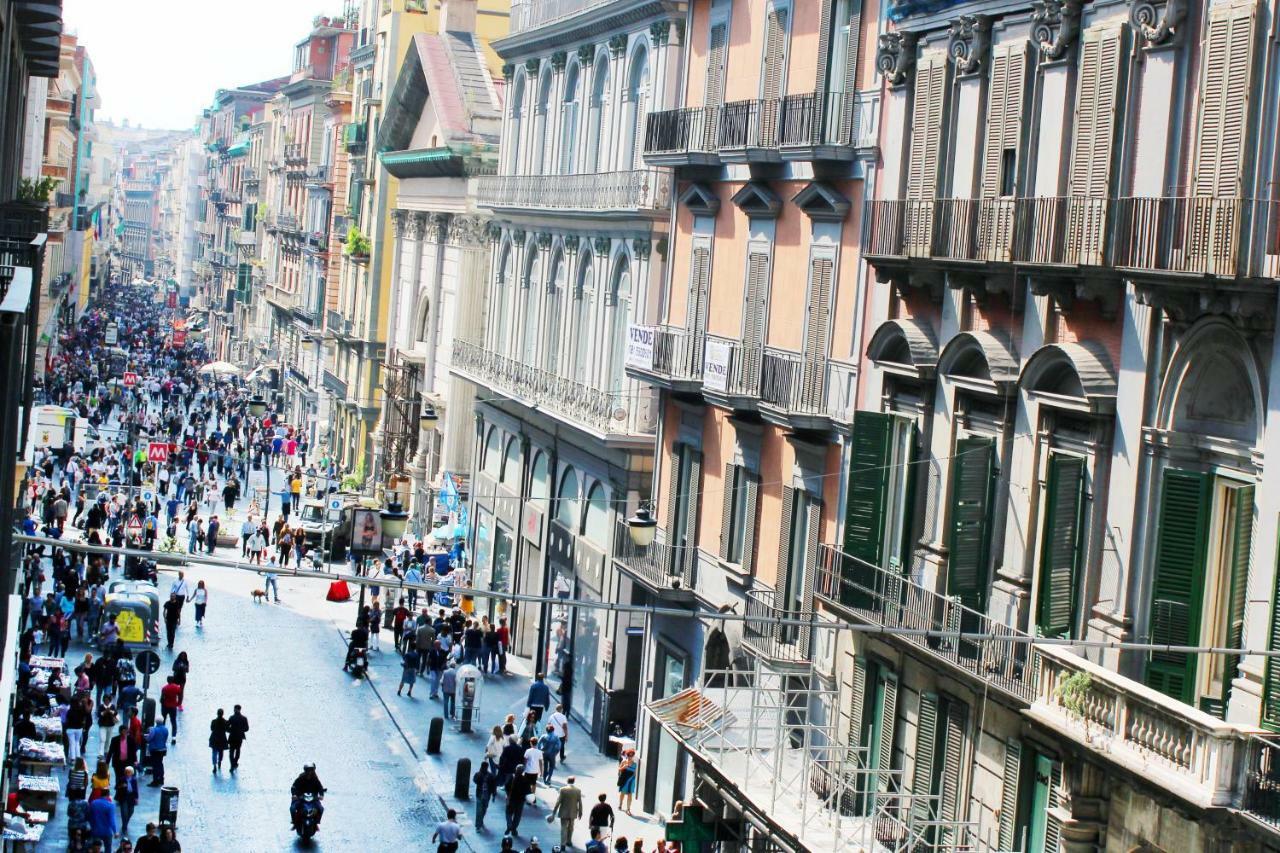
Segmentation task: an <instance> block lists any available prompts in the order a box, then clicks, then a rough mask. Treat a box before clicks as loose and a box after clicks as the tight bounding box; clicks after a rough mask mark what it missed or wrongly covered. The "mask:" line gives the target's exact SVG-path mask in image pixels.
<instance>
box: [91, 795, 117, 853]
mask: <svg viewBox="0 0 1280 853" xmlns="http://www.w3.org/2000/svg"><path fill="white" fill-rule="evenodd" d="M88 820H89V837H90V838H96V839H98V840H99V841H101V842H102V847H103V849H104V850H110V849H111V842H112V841H114V840H115V837H116V831H117V828H118V827H117V824H116V804H115V803H114V802H113V801H112V800H111V795H110V794H109V793H105V792H104V793H103V795H102V796H101V797H98V798H97V799H96V800H91V801H90V802H89V811H88Z"/></svg>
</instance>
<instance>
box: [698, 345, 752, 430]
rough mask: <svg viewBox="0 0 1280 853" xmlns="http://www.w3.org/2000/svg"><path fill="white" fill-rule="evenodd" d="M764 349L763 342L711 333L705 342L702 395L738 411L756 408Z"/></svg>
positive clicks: (715, 402) (703, 348)
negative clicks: (754, 342) (745, 340)
mask: <svg viewBox="0 0 1280 853" xmlns="http://www.w3.org/2000/svg"><path fill="white" fill-rule="evenodd" d="M763 352H764V349H763V348H762V347H759V346H755V345H748V344H744V343H743V342H742V341H739V340H734V339H732V338H722V337H720V336H718V335H707V336H706V340H705V342H704V343H703V345H702V395H703V396H704V397H706V398H707V399H708V400H710V401H711V402H712V403H714V404H715V405H718V406H721V407H723V408H726V409H731V410H733V411H735V412H754V411H755V410H756V408H757V407H758V405H759V403H760V360H761V356H762V354H763Z"/></svg>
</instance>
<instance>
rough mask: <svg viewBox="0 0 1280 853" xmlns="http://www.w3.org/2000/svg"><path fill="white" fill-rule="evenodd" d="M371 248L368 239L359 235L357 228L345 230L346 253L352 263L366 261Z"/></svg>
mask: <svg viewBox="0 0 1280 853" xmlns="http://www.w3.org/2000/svg"><path fill="white" fill-rule="evenodd" d="M372 248H373V246H372V244H370V242H369V238H368V237H366V236H364V235H363V234H361V233H360V229H359V228H357V227H356V226H354V225H352V226H351V227H350V228H348V229H347V246H346V252H347V255H348V256H349V257H350V258H351V259H352V260H353V261H364V260H368V259H369V252H370V250H371V249H372Z"/></svg>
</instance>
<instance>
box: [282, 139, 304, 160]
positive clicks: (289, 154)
mask: <svg viewBox="0 0 1280 853" xmlns="http://www.w3.org/2000/svg"><path fill="white" fill-rule="evenodd" d="M305 162H307V153H306V151H305V150H304V148H303V146H302V144H301V143H298V142H293V143H290V144H288V145H286V146H285V147H284V163H285V165H286V166H294V165H299V164H302V163H305Z"/></svg>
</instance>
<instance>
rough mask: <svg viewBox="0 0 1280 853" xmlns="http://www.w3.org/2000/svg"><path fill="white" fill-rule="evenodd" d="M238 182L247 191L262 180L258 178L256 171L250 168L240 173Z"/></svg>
mask: <svg viewBox="0 0 1280 853" xmlns="http://www.w3.org/2000/svg"><path fill="white" fill-rule="evenodd" d="M240 180H241V181H242V182H243V183H244V186H245V188H246V189H248V188H249V187H251V186H255V187H256V186H257V185H258V183H259V182H260V181H261V180H262V179H261V178H260V177H259V176H258V170H257V169H252V168H250V169H245V170H244V171H243V172H241V173H240Z"/></svg>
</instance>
